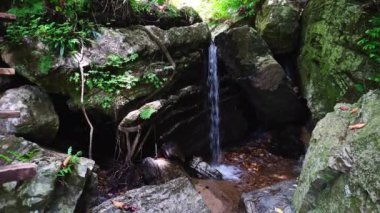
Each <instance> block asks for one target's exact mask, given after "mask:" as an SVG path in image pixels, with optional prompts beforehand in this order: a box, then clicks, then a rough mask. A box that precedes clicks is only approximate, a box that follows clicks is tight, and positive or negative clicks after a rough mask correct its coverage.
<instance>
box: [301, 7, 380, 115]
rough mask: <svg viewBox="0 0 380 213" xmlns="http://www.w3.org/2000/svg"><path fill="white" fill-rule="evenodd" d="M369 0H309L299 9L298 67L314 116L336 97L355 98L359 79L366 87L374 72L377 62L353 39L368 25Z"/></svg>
mask: <svg viewBox="0 0 380 213" xmlns="http://www.w3.org/2000/svg"><path fill="white" fill-rule="evenodd" d="M372 3H373V1H370V0H365V1H351V0H324V1H322V2H321V1H318V0H310V1H309V2H308V4H307V6H306V8H305V10H304V12H303V15H302V36H301V50H300V55H299V57H298V68H299V73H300V76H301V80H302V84H303V90H304V95H305V97H306V98H307V100H308V103H309V107H310V109H311V111H312V113H313V117H314V119H315V120H319V119H321V118H322V117H323V116H324V115H325V114H326V113H327V112H329V111H331V110H332V109H333V107H334V105H335V103H336V101H339V100H340V101H347V102H352V101H355V100H356V99H358V98H359V97H360V95H361V93H362V92H361V91H360V85H362V84H363V82H364V84H365V85H366V86H367V89H369V88H368V86H369V85H370V83H369V82H366V81H367V79H368V77H370V76H373V75H375V73H376V72H377V70H378V66H379V65H378V64H374V63H372V62H371V61H370V60H369V58H368V57H367V56H366V55H365V54H363V51H361V48H360V47H359V46H358V45H357V41H358V39H359V38H360V37H361V36H363V35H364V32H365V31H366V29H368V25H369V23H368V20H369V17H370V16H371V13H373V12H374V11H375V10H371V9H368V7H367V6H366V5H372ZM366 8H367V9H366ZM355 85H356V86H357V87H359V89H356V88H355Z"/></svg>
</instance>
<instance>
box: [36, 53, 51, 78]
mask: <svg viewBox="0 0 380 213" xmlns="http://www.w3.org/2000/svg"><path fill="white" fill-rule="evenodd" d="M52 65H53V57H51V56H50V55H46V56H42V57H41V58H39V59H38V70H39V71H40V72H41V73H42V74H48V72H49V70H50V68H51V66H52Z"/></svg>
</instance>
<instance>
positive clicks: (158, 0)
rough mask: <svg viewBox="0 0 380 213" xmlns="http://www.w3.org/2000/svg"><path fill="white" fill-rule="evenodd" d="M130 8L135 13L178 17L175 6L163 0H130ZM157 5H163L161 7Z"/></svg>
mask: <svg viewBox="0 0 380 213" xmlns="http://www.w3.org/2000/svg"><path fill="white" fill-rule="evenodd" d="M131 5H132V9H133V11H135V12H136V13H137V14H144V13H145V14H146V13H148V14H151V15H152V14H156V15H168V16H170V17H179V16H180V14H179V11H178V9H177V8H176V7H174V6H173V5H170V4H166V1H165V0H151V1H135V0H133V1H131ZM157 6H163V7H162V8H161V9H159V8H157Z"/></svg>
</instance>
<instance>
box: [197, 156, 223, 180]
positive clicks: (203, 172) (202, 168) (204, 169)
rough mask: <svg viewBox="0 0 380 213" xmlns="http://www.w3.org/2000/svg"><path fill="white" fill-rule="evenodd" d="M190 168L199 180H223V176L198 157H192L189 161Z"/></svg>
mask: <svg viewBox="0 0 380 213" xmlns="http://www.w3.org/2000/svg"><path fill="white" fill-rule="evenodd" d="M190 168H192V169H193V170H194V171H195V173H196V174H197V176H198V177H200V178H211V179H216V180H222V179H223V175H222V174H221V173H220V172H219V171H218V170H217V169H215V168H213V167H212V166H211V165H210V164H208V163H207V162H204V161H203V160H202V158H200V157H194V158H193V159H192V160H191V161H190Z"/></svg>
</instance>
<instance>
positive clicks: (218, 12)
mask: <svg viewBox="0 0 380 213" xmlns="http://www.w3.org/2000/svg"><path fill="white" fill-rule="evenodd" d="M256 2H257V0H212V5H211V11H212V12H211V13H212V17H213V18H214V19H216V20H220V19H228V18H231V17H232V16H233V15H235V14H237V15H242V16H253V15H254V13H255V11H254V9H255V5H256Z"/></svg>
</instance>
